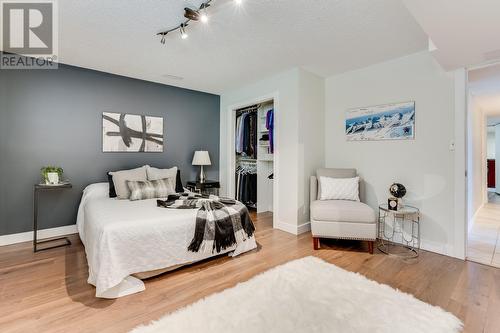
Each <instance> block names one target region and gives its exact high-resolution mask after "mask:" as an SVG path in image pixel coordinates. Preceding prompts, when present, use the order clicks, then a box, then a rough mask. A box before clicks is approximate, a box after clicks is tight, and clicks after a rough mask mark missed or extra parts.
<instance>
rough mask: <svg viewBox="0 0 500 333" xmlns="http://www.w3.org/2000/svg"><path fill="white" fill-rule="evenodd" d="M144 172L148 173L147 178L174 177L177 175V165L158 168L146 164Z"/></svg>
mask: <svg viewBox="0 0 500 333" xmlns="http://www.w3.org/2000/svg"><path fill="white" fill-rule="evenodd" d="M146 174H147V175H148V180H158V179H165V178H173V179H174V180H175V178H176V177H177V167H173V168H170V169H158V168H153V167H150V166H149V165H148V167H147V168H146Z"/></svg>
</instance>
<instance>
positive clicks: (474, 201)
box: [467, 95, 487, 222]
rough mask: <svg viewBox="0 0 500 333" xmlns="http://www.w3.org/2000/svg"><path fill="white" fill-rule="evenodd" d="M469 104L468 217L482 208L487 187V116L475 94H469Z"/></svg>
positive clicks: (470, 217)
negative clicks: (477, 101)
mask: <svg viewBox="0 0 500 333" xmlns="http://www.w3.org/2000/svg"><path fill="white" fill-rule="evenodd" d="M468 102H469V106H468V115H467V116H468V124H469V126H468V133H467V136H468V138H469V139H468V143H467V144H468V147H467V152H468V153H467V173H468V178H467V181H468V183H467V191H468V196H469V200H468V209H467V218H468V220H469V221H471V219H472V217H473V216H474V214H476V212H477V211H478V210H479V208H481V206H482V205H483V203H484V200H485V194H486V191H487V188H486V167H485V166H486V154H485V149H486V142H485V140H486V118H485V116H484V113H483V111H482V110H481V108H480V107H479V105H478V104H477V103H476V101H475V99H474V96H472V95H469V99H468ZM471 222H472V221H471Z"/></svg>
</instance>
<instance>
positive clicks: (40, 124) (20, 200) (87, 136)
mask: <svg viewBox="0 0 500 333" xmlns="http://www.w3.org/2000/svg"><path fill="white" fill-rule="evenodd" d="M219 105H220V98H219V96H216V95H211V94H207V93H202V92H197V91H192V90H187V89H181V88H176V87H171V86H166V85H161V84H155V83H151V82H146V81H141V80H136V79H131V78H126V77H121V76H116V75H111V74H107V73H102V72H97V71H92V70H87V69H82V68H77V67H71V66H65V65H60V67H59V69H57V70H0V196H1V197H0V235H5V234H12V233H18V232H24V231H30V230H32V220H33V218H32V216H33V208H32V207H33V184H35V183H37V182H39V181H40V168H41V167H42V166H44V165H59V166H61V167H62V168H63V169H64V176H65V177H67V178H68V179H69V180H70V181H71V182H72V184H73V186H74V187H73V189H71V190H65V191H60V192H59V191H58V192H54V193H44V194H42V197H41V200H40V217H39V225H40V228H41V229H45V228H52V227H58V226H64V225H70V224H74V223H75V222H76V213H77V209H78V204H79V202H80V198H81V194H82V191H83V189H84V188H85V186H87V185H88V184H91V183H96V182H103V181H106V172H107V171H111V170H121V169H127V168H134V167H139V166H141V165H144V164H149V165H151V166H155V167H171V166H178V167H179V168H180V169H181V172H182V180H183V182H184V183H185V182H186V181H187V180H189V179H193V178H194V177H195V176H196V171H197V170H198V169H197V167H193V166H191V160H192V157H193V153H194V151H195V150H200V149H203V150H208V151H209V152H210V157H211V160H212V166H210V167H208V168H206V172H207V175H208V177H209V178H211V179H218V177H219ZM103 111H107V112H123V113H132V114H144V115H153V116H162V117H163V118H164V123H163V125H164V135H165V136H164V139H165V148H164V152H163V153H103V152H102V143H101V141H102V139H101V136H102V120H101V115H102V112H103Z"/></svg>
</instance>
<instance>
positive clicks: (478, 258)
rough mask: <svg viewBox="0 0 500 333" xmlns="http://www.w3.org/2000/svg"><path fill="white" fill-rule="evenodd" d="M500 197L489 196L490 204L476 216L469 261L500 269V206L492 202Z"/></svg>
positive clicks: (470, 236)
mask: <svg viewBox="0 0 500 333" xmlns="http://www.w3.org/2000/svg"><path fill="white" fill-rule="evenodd" d="M491 195H493V196H496V197H500V196H498V195H495V194H494V193H492V194H490V193H489V195H488V197H489V198H488V199H489V200H488V201H489V203H487V204H485V205H484V207H483V208H481V209H480V210H479V212H478V213H477V214H476V217H475V220H474V221H473V226H472V228H471V230H470V232H469V241H468V244H467V259H468V260H470V261H474V262H478V263H481V264H486V265H491V266H495V267H500V204H495V203H491V200H492V199H493V200H494V201H496V200H495V199H497V198H496V197H494V198H490V196H491Z"/></svg>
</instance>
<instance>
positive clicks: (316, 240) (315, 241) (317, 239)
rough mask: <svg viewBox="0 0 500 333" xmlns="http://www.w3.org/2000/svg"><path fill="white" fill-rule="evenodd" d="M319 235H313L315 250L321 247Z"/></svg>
mask: <svg viewBox="0 0 500 333" xmlns="http://www.w3.org/2000/svg"><path fill="white" fill-rule="evenodd" d="M320 246H321V245H320V243H319V237H313V247H314V249H315V250H319V248H320Z"/></svg>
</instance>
